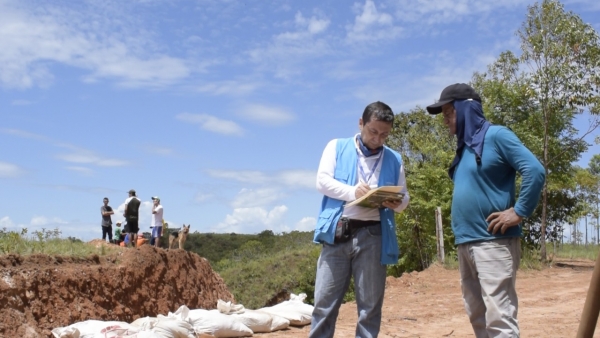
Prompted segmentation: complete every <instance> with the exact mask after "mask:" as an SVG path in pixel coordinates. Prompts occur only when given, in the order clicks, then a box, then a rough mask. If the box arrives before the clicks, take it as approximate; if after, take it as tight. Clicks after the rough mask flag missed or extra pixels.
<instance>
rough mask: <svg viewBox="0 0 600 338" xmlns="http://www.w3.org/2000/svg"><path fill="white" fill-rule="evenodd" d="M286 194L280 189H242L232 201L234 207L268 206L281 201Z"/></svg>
mask: <svg viewBox="0 0 600 338" xmlns="http://www.w3.org/2000/svg"><path fill="white" fill-rule="evenodd" d="M283 197H284V194H283V192H282V191H280V190H279V189H275V188H262V189H248V188H244V189H242V190H241V191H240V192H239V193H238V194H237V196H236V197H235V198H234V200H233V201H232V202H231V206H232V207H233V208H253V207H266V206H269V205H272V204H274V203H275V202H277V201H280V200H281V199H282V198H283Z"/></svg>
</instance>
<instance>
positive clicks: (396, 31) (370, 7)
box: [346, 0, 414, 43]
mask: <svg viewBox="0 0 600 338" xmlns="http://www.w3.org/2000/svg"><path fill="white" fill-rule="evenodd" d="M413 6H414V5H413ZM357 8H358V11H359V13H358V15H357V16H356V17H355V19H354V24H353V25H351V26H348V27H347V28H346V29H347V36H346V39H347V40H348V42H351V43H355V42H372V41H377V40H393V39H395V38H397V37H399V36H400V34H401V33H402V28H401V27H400V26H395V25H394V18H393V17H392V15H390V14H388V13H385V12H382V11H379V10H377V7H376V6H375V3H374V2H373V1H372V0H366V1H365V4H364V5H363V6H362V7H358V6H357Z"/></svg>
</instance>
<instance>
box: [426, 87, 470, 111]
mask: <svg viewBox="0 0 600 338" xmlns="http://www.w3.org/2000/svg"><path fill="white" fill-rule="evenodd" d="M467 99H473V100H475V101H479V102H481V97H479V94H477V92H476V91H475V89H473V87H471V86H469V85H468V84H466V83H455V84H453V85H449V86H448V87H446V88H444V90H442V94H441V95H440V99H439V100H438V102H436V103H434V104H432V105H430V106H427V111H428V112H429V114H439V113H441V112H442V106H443V105H445V104H446V103H450V102H452V101H454V100H467Z"/></svg>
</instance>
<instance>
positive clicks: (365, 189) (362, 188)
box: [354, 182, 371, 199]
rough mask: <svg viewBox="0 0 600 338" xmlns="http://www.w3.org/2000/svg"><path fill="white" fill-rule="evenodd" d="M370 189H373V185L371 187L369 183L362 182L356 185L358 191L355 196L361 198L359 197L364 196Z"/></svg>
mask: <svg viewBox="0 0 600 338" xmlns="http://www.w3.org/2000/svg"><path fill="white" fill-rule="evenodd" d="M369 190H371V187H369V185H368V184H366V183H363V182H360V183H358V184H357V185H356V191H355V192H354V197H356V199H359V198H361V197H363V196H364V195H365V194H366V193H368V192H369Z"/></svg>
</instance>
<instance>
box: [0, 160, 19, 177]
mask: <svg viewBox="0 0 600 338" xmlns="http://www.w3.org/2000/svg"><path fill="white" fill-rule="evenodd" d="M24 172H25V171H24V170H23V169H21V168H20V167H19V166H17V165H16V164H12V163H8V162H0V178H13V177H19V176H21V175H22V174H23V173H24Z"/></svg>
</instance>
